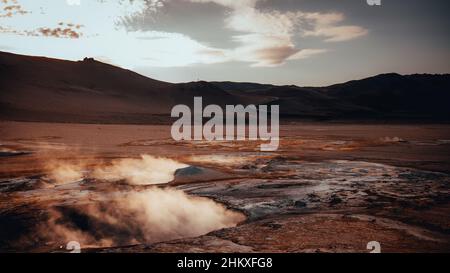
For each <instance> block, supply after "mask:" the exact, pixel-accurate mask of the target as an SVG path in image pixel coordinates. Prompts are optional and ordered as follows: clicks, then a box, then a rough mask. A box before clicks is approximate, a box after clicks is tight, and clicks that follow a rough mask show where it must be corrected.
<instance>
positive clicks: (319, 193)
mask: <svg viewBox="0 0 450 273" xmlns="http://www.w3.org/2000/svg"><path fill="white" fill-rule="evenodd" d="M0 129H1V132H2V134H1V138H0V144H1V146H0V148H1V154H0V161H1V162H2V164H1V166H0V229H1V232H0V251H2V252H17V251H19V252H23V251H24V252H48V251H50V252H58V251H66V250H65V246H66V244H67V243H68V242H69V241H77V242H79V243H80V245H81V247H82V249H83V251H88V252H369V251H370V250H368V249H367V244H368V243H369V242H372V241H376V242H379V243H380V245H381V251H382V252H448V251H450V216H449V215H450V167H449V166H450V158H449V157H450V141H448V140H449V139H450V133H449V132H450V130H449V129H450V126H448V125H362V124H324V123H317V124H292V125H284V126H282V127H281V146H280V149H279V150H278V151H277V152H273V153H261V152H259V150H258V145H259V143H256V142H174V141H173V140H171V138H170V127H169V126H143V125H141V126H134V125H81V124H43V123H11V122H8V123H0Z"/></svg>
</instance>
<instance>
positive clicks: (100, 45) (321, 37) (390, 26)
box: [0, 0, 450, 86]
mask: <svg viewBox="0 0 450 273" xmlns="http://www.w3.org/2000/svg"><path fill="white" fill-rule="evenodd" d="M367 2H368V1H367V0H0V51H7V52H13V53H18V54H25V55H35V56H47V57H53V58H60V59H67V60H80V59H83V58H84V57H93V58H95V59H97V60H99V61H103V62H106V63H109V64H113V65H116V66H120V67H123V68H127V69H131V70H133V71H136V72H138V73H140V74H143V75H145V76H148V77H151V78H154V79H158V80H164V81H169V82H188V81H197V80H207V81H243V82H259V83H271V84H279V85H290V84H295V85H299V86H325V85H329V84H334V83H339V82H345V81H348V80H354V79H360V78H364V77H368V76H373V75H376V74H380V73H390V72H396V73H400V74H413V73H450V49H449V42H450V29H449V23H450V19H449V18H450V16H448V13H449V12H450V9H449V8H450V1H448V0H430V1H423V0H380V2H381V5H369V4H368V3H367Z"/></svg>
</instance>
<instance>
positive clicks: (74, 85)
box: [0, 52, 450, 123]
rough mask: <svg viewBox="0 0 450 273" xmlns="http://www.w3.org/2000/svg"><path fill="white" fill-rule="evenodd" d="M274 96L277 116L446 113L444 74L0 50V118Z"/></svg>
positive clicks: (140, 116) (136, 118)
mask: <svg viewBox="0 0 450 273" xmlns="http://www.w3.org/2000/svg"><path fill="white" fill-rule="evenodd" d="M194 96H202V97H203V101H204V105H206V104H218V105H221V106H224V105H226V104H233V105H235V104H278V105H280V112H281V116H282V118H285V117H289V118H294V119H298V118H308V119H383V120H388V119H414V120H431V121H450V107H449V102H450V75H409V76H402V75H398V74H383V75H378V76H375V77H371V78H367V79H363V80H357V81H350V82H346V83H342V84H336V85H332V86H328V87H298V86H274V85H267V84H257V83H234V82H190V83H181V84H172V83H167V82H162V81H157V80H153V79H150V78H147V77H144V76H142V75H139V74H137V73H134V72H132V71H129V70H126V69H122V68H119V67H115V66H112V65H108V64H104V63H101V62H97V61H95V60H92V59H86V60H84V61H78V62H72V61H64V60H56V59H49V58H43V57H30V56H22V55H16V54H11V53H2V52H0V119H2V120H21V121H49V122H80V123H86V122H92V123H159V122H167V121H168V116H169V115H170V111H171V109H172V107H173V106H174V105H176V104H186V105H190V106H192V103H193V97H194Z"/></svg>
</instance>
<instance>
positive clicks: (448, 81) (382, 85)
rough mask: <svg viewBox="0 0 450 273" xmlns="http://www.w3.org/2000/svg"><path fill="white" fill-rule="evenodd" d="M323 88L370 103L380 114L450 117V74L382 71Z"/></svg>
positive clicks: (348, 99) (353, 100)
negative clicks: (389, 72) (413, 73)
mask: <svg viewBox="0 0 450 273" xmlns="http://www.w3.org/2000/svg"><path fill="white" fill-rule="evenodd" d="M321 90H322V91H323V92H324V93H325V94H327V95H329V96H332V97H335V98H339V99H340V100H342V101H345V102H348V103H352V104H354V105H359V106H362V107H367V108H370V109H372V110H373V111H374V112H376V113H377V114H378V115H379V116H387V117H397V118H424V119H427V118H431V119H449V118H450V107H449V105H450V75H448V74H447V75H428V74H426V75H419V74H416V75H407V76H402V75H399V74H393V73H391V74H382V75H378V76H375V77H371V78H367V79H363V80H359V81H350V82H347V83H343V84H336V85H332V86H329V87H325V88H321Z"/></svg>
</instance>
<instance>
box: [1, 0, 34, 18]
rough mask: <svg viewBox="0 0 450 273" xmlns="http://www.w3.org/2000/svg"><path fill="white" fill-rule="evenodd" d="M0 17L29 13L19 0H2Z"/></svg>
mask: <svg viewBox="0 0 450 273" xmlns="http://www.w3.org/2000/svg"><path fill="white" fill-rule="evenodd" d="M0 4H2V7H0V18H1V17H7V18H10V17H13V16H14V15H24V14H27V13H29V12H28V11H26V10H24V9H23V8H22V6H21V5H20V4H19V2H18V1H17V0H0Z"/></svg>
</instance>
